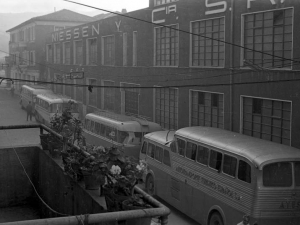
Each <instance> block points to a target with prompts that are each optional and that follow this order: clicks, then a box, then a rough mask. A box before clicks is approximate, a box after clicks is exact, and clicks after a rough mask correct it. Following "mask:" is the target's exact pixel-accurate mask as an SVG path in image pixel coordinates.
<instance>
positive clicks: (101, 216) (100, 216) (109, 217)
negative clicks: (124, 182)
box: [0, 124, 170, 225]
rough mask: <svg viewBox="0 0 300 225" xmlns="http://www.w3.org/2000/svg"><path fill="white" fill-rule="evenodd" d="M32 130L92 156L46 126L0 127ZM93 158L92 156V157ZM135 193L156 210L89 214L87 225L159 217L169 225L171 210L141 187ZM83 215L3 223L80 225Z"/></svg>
mask: <svg viewBox="0 0 300 225" xmlns="http://www.w3.org/2000/svg"><path fill="white" fill-rule="evenodd" d="M30 128H39V129H40V134H43V132H44V130H45V131H47V132H49V133H51V134H54V135H55V136H56V137H57V138H59V139H60V140H62V141H63V142H64V143H65V144H67V145H69V146H71V147H74V148H76V149H78V150H80V151H82V153H83V154H84V155H86V156H90V154H89V153H87V152H85V151H83V150H82V149H81V148H79V147H78V146H76V145H74V144H72V143H66V139H65V138H64V137H63V136H62V135H60V134H58V133H57V132H55V131H53V130H52V129H50V128H49V127H47V126H45V125H44V124H33V125H10V126H0V130H11V129H30ZM90 157H92V156H90ZM135 191H136V192H137V193H139V194H141V195H142V196H143V197H144V198H145V200H146V201H147V202H149V203H150V204H151V205H152V206H153V207H154V208H145V209H138V210H130V211H118V212H106V213H96V214H89V216H88V219H87V223H88V224H92V223H103V222H113V221H120V220H130V219H138V218H153V217H159V219H160V224H161V225H166V224H168V215H169V214H170V209H169V208H167V207H166V206H164V205H163V204H162V203H160V202H159V201H157V200H156V199H154V198H153V197H152V196H150V195H148V194H147V193H146V192H144V191H143V190H142V189H140V188H139V187H135ZM79 216H81V215H74V216H68V217H60V218H47V219H37V220H27V221H18V222H9V223H1V224H6V225H46V224H47V225H48V224H52V225H56V224H57V225H58V224H60V225H73V224H74V225H78V217H79Z"/></svg>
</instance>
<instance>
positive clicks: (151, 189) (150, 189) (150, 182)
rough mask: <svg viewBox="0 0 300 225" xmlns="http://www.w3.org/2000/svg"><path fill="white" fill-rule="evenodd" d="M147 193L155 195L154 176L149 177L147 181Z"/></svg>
mask: <svg viewBox="0 0 300 225" xmlns="http://www.w3.org/2000/svg"><path fill="white" fill-rule="evenodd" d="M146 192H147V193H148V194H149V195H151V196H152V195H154V192H155V186H154V178H153V176H152V175H149V176H148V177H147V179H146Z"/></svg>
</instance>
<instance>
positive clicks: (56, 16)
mask: <svg viewBox="0 0 300 225" xmlns="http://www.w3.org/2000/svg"><path fill="white" fill-rule="evenodd" d="M93 20H94V19H93V17H90V16H86V15H83V14H80V13H77V12H73V11H71V10H68V9H62V10H60V11H57V12H53V13H50V14H46V15H43V16H37V17H33V18H31V19H29V20H27V21H25V22H23V23H21V24H19V25H17V26H15V27H13V28H11V29H9V30H7V31H6V32H11V31H13V30H16V29H18V28H20V27H23V26H25V25H27V24H30V23H33V22H36V21H56V22H58V21H64V22H82V23H87V22H91V21H93Z"/></svg>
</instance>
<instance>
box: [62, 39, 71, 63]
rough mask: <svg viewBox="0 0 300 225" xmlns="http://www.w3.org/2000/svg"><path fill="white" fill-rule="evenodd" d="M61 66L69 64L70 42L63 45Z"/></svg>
mask: <svg viewBox="0 0 300 225" xmlns="http://www.w3.org/2000/svg"><path fill="white" fill-rule="evenodd" d="M63 64H66V65H70V64H71V43H70V42H65V43H63Z"/></svg>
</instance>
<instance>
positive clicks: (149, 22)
mask: <svg viewBox="0 0 300 225" xmlns="http://www.w3.org/2000/svg"><path fill="white" fill-rule="evenodd" d="M63 1H65V2H70V3H73V4H77V5H81V6H85V7H88V8H92V9H97V10H101V11H104V12H108V13H112V14H115V15H118V16H121V17H126V18H129V19H133V20H137V21H141V22H144V23H148V24H152V25H155V26H160V27H165V28H169V29H172V30H176V31H179V32H182V33H186V34H191V35H195V36H199V37H204V38H207V39H211V40H214V41H218V42H222V43H224V44H229V45H232V46H235V47H239V48H243V49H246V50H250V51H253V52H257V53H262V54H265V55H269V56H272V57H276V58H280V59H284V60H288V61H292V62H297V63H299V62H300V61H294V60H292V59H287V58H284V57H281V56H276V55H273V54H269V53H266V52H262V51H258V50H255V49H250V48H247V47H244V46H241V45H238V44H234V43H230V42H227V41H223V40H219V39H215V38H212V37H207V36H204V35H200V34H195V33H192V32H190V31H185V30H181V29H177V28H173V27H170V26H166V25H162V24H157V23H153V22H151V21H148V20H144V19H140V18H136V17H133V16H129V15H125V14H122V13H117V12H113V11H110V10H107V9H102V8H98V7H94V6H91V5H86V4H82V3H79V2H74V1H70V0H63Z"/></svg>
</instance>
